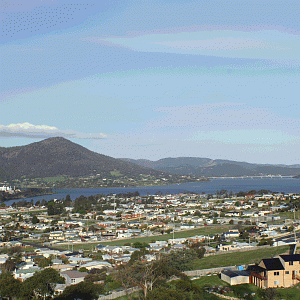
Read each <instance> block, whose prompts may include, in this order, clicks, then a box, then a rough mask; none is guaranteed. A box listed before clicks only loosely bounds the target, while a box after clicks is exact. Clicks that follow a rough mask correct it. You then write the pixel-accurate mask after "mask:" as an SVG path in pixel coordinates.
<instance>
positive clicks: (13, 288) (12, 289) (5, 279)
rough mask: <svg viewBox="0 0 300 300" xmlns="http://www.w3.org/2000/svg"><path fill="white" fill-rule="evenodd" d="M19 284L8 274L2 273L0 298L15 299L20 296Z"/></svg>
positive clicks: (0, 276)
mask: <svg viewBox="0 0 300 300" xmlns="http://www.w3.org/2000/svg"><path fill="white" fill-rule="evenodd" d="M20 289H21V282H20V281H19V280H17V279H15V278H14V277H13V276H12V275H11V274H10V273H8V272H4V273H2V274H1V275H0V297H1V299H3V298H8V299H17V297H19V295H20Z"/></svg>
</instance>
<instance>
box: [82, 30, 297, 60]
mask: <svg viewBox="0 0 300 300" xmlns="http://www.w3.org/2000/svg"><path fill="white" fill-rule="evenodd" d="M83 40H84V41H89V42H93V43H107V45H109V43H110V44H112V45H114V46H116V45H118V46H121V47H125V48H129V49H131V50H134V51H142V52H164V53H179V54H193V55H209V56H218V57H230V58H250V59H279V60H283V59H295V60H298V59H300V55H299V53H300V51H299V50H300V35H299V33H298V32H293V33H289V32H287V31H286V30H283V31H279V30H276V29H267V30H266V29H263V30H260V31H258V30H256V29H255V30H249V29H245V31H243V30H234V29H231V30H230V29H226V30H224V29H222V30H221V29H220V30H211V29H203V30H198V31H195V30H192V31H181V32H175V33H173V32H172V33H145V34H139V33H128V35H126V36H117V37H115V36H112V37H105V36H103V37H95V36H93V37H86V38H84V39H83Z"/></svg>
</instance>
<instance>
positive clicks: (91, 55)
mask: <svg viewBox="0 0 300 300" xmlns="http://www.w3.org/2000/svg"><path fill="white" fill-rule="evenodd" d="M299 15H300V2H299V1H297V0H295V1H289V0H285V1H283V0H280V1H276V0H260V1H257V0H251V1H248V0H247V1H246V0H226V1H224V0H210V1H207V0H205V1H202V0H122V1H121V0H110V1H109V0H101V1H96V0H84V1H83V0H26V1H24V0H0V26H1V30H0V40H1V43H0V147H12V146H21V145H26V144H29V143H33V142H37V141H40V140H43V139H45V138H48V137H53V136H62V137H65V138H67V139H70V140H71V141H73V142H75V143H78V144H80V145H82V146H84V147H87V148H88V149H90V150H92V151H95V152H98V153H101V154H105V155H109V156H112V157H116V158H125V157H127V158H135V159H141V158H142V159H151V160H158V159H161V158H165V157H183V156H185V157H207V158H211V159H230V160H236V161H247V162H252V163H268V164H299V163H300V156H299V153H300V101H299V100H300V98H299V86H300V76H299V70H300V19H299Z"/></svg>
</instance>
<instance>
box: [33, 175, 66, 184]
mask: <svg viewBox="0 0 300 300" xmlns="http://www.w3.org/2000/svg"><path fill="white" fill-rule="evenodd" d="M39 179H40V180H41V181H44V182H46V183H51V182H60V181H66V178H65V176H55V177H45V178H39Z"/></svg>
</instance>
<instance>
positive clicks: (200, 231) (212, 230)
mask: <svg viewBox="0 0 300 300" xmlns="http://www.w3.org/2000/svg"><path fill="white" fill-rule="evenodd" d="M228 229H229V227H228V226H226V227H224V226H205V227H201V228H197V229H191V230H185V231H180V232H175V235H174V237H175V238H184V237H191V236H195V235H209V234H216V233H222V232H223V231H226V230H228ZM172 238H173V234H172V233H170V234H162V235H157V236H147V237H138V238H131V239H126V240H116V241H111V242H95V243H90V244H84V243H80V244H74V246H73V248H74V251H75V250H79V249H83V250H92V249H94V248H95V246H96V245H99V244H102V245H111V246H123V245H124V244H127V243H135V242H141V243H143V242H145V243H150V242H152V241H166V240H168V239H172ZM53 246H54V247H56V248H60V249H68V245H53Z"/></svg>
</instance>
